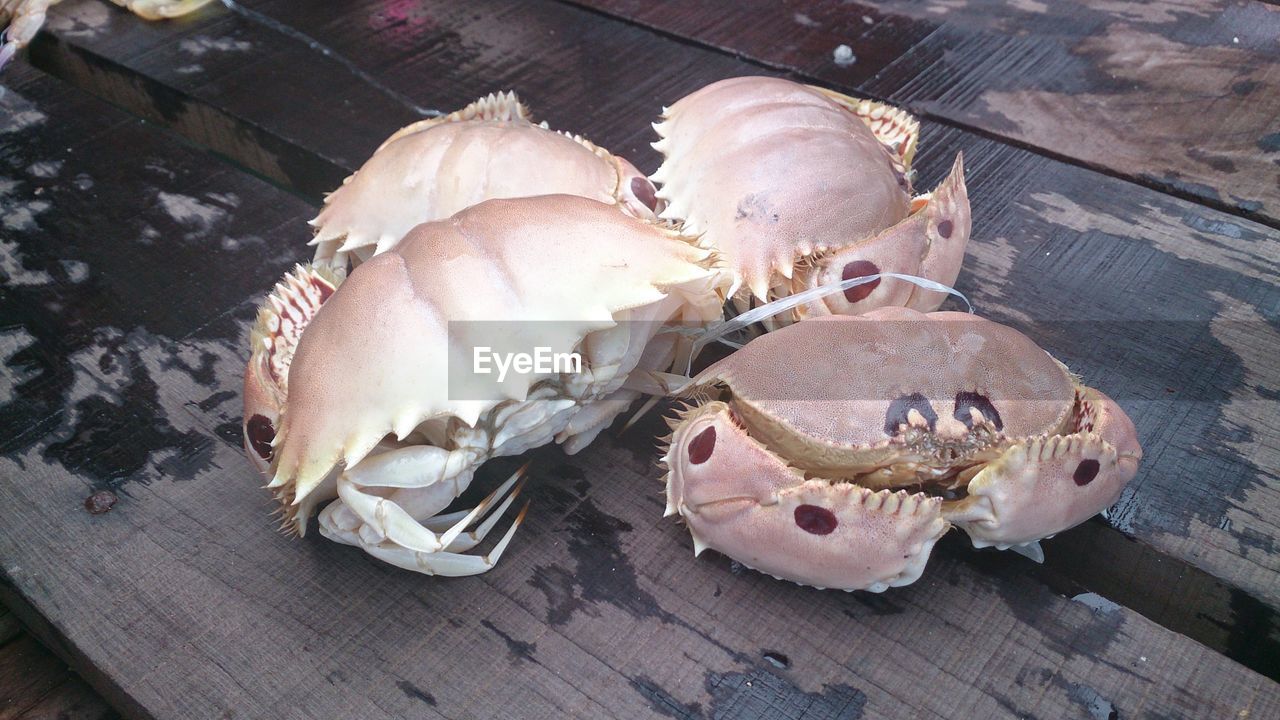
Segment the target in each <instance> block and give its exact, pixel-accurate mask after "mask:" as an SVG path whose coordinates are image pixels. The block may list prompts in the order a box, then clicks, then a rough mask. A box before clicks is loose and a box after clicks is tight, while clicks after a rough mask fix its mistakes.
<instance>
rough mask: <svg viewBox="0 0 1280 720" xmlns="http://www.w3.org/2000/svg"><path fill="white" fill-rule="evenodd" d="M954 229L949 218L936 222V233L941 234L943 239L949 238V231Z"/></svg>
mask: <svg viewBox="0 0 1280 720" xmlns="http://www.w3.org/2000/svg"><path fill="white" fill-rule="evenodd" d="M954 229H955V225H954V224H952V222H951V221H950V220H943V221H942V222H940V223H938V234H939V235H941V236H942V239H943V240H946V239H947V238H950V237H951V231H952V230H954Z"/></svg>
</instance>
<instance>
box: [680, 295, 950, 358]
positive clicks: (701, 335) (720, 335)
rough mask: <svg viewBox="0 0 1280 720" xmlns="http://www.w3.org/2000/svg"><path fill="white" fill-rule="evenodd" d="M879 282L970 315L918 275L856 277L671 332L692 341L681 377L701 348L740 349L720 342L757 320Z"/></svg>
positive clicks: (729, 343)
mask: <svg viewBox="0 0 1280 720" xmlns="http://www.w3.org/2000/svg"><path fill="white" fill-rule="evenodd" d="M880 278H894V279H897V280H904V281H906V282H909V283H911V284H912V285H917V286H919V287H922V288H924V289H926V290H932V291H934V292H943V293H947V294H949V295H955V296H956V297H958V298H960V299H961V300H963V301H964V304H965V305H966V306H968V308H969V312H970V313H971V314H972V313H973V312H974V309H973V303H971V302H969V298H967V297H965V295H964V293H962V292H960V291H959V290H956V289H955V288H953V287H951V286H950V285H943V284H942V283H940V282H935V281H933V280H930V279H928V278H922V277H920V276H918V275H905V274H903V273H894V272H882V273H875V274H873V275H863V276H860V277H855V278H849V279H848V280H841V281H839V282H833V283H828V284H826V285H820V286H818V287H815V288H809V289H808V290H804V291H801V292H798V293H796V294H795V295H788V296H787V297H784V298H778V299H777V300H774V301H772V302H767V303H765V304H764V305H760V306H759V307H754V308H751V309H750V310H748V311H746V312H744V313H741V314H739V315H737V316H735V317H733V318H730V319H729V320H725V321H723V322H720V323H717V324H715V325H712V326H711V327H708V328H705V329H703V328H675V329H674V331H675V332H678V333H681V334H684V335H690V336H693V337H694V340H693V347H692V352H690V353H689V364H688V365H687V366H686V367H685V370H684V372H685V375H689V374H690V373H691V371H692V370H693V358H695V357H697V355H698V353H699V352H700V351H701V350H702V348H704V347H706V346H707V345H709V344H711V343H713V342H717V341H719V342H722V343H724V344H725V345H729V346H730V347H733V348H741V347H742V345H741V344H739V343H735V342H733V341H729V340H725V339H724V338H725V336H727V335H732V334H733V333H735V332H738V331H739V330H742V329H743V328H746V327H748V326H749V325H752V324H754V323H757V322H760V321H761V320H765V319H767V318H771V317H773V316H775V315H780V314H782V313H784V312H787V311H788V310H792V309H794V308H796V307H798V306H800V305H804V304H805V303H810V302H813V301H815V300H821V299H822V298H824V297H826V296H828V295H834V294H835V293H838V292H844V291H845V290H848V289H849V288H855V287H858V286H859V285H866V284H867V283H872V282H876V281H877V280H879V279H880Z"/></svg>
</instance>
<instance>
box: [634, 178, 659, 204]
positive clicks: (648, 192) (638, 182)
mask: <svg viewBox="0 0 1280 720" xmlns="http://www.w3.org/2000/svg"><path fill="white" fill-rule="evenodd" d="M656 193H657V190H655V189H654V187H653V183H651V182H649V181H648V180H647V179H646V178H642V177H633V178H631V194H632V195H635V196H636V199H637V200H639V201H640V202H642V203H644V205H645V207H647V208H649V209H650V210H653V211H654V212H657V210H658V196H657V194H656Z"/></svg>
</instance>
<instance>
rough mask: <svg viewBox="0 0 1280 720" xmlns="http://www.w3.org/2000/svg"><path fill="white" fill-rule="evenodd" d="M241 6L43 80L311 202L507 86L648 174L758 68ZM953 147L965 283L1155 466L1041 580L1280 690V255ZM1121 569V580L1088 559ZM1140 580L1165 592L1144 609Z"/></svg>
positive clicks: (1054, 555) (323, 8)
mask: <svg viewBox="0 0 1280 720" xmlns="http://www.w3.org/2000/svg"><path fill="white" fill-rule="evenodd" d="M245 5H246V6H247V7H248V8H249V9H248V10H245V11H242V12H240V13H238V14H237V13H230V12H228V11H225V10H221V9H219V10H211V11H209V12H207V13H205V14H203V15H201V16H200V17H197V18H194V19H192V20H190V21H187V22H184V23H179V24H172V25H167V24H148V23H142V22H140V21H136V20H135V19H134V18H132V17H130V16H128V15H127V14H123V13H115V12H114V11H110V10H106V11H97V10H90V8H97V7H98V4H97V3H95V2H89V0H73V1H72V2H68V3H65V4H64V5H60V6H58V7H57V8H55V9H54V11H53V13H54V14H55V15H57V14H59V13H63V14H64V15H62V16H61V17H63V19H62V20H59V21H58V22H57V23H55V24H53V25H52V26H51V31H50V33H49V34H48V35H47V36H46V40H45V41H44V42H38V43H36V45H35V46H34V48H33V51H34V53H33V60H34V61H35V62H37V63H38V64H40V65H41V66H43V67H46V68H49V69H50V70H52V71H53V72H55V73H57V74H58V75H60V76H62V77H65V78H69V79H71V80H73V81H75V82H77V83H78V84H81V85H84V86H86V87H88V88H89V89H91V90H92V91H94V92H98V93H101V94H103V95H105V96H107V97H109V98H111V99H112V100H113V101H115V102H118V103H120V104H122V105H124V106H126V107H128V108H129V109H130V110H131V111H133V112H136V113H138V114H141V115H143V116H145V117H150V118H154V119H156V120H157V121H159V122H165V123H168V124H170V125H171V126H172V127H174V128H175V129H177V130H179V131H181V132H183V133H186V134H188V135H189V136H190V137H192V138H193V139H195V140H197V141H198V142H201V143H202V144H209V145H210V146H212V147H214V148H215V149H217V150H218V151H220V152H223V153H225V154H228V155H230V156H231V157H233V158H235V159H236V160H237V161H238V162H241V163H244V164H245V165H248V166H249V167H252V168H253V169H255V170H257V171H259V172H262V173H264V174H266V175H268V176H270V177H272V178H274V179H276V180H278V181H279V182H282V183H284V184H286V185H287V186H289V187H292V188H295V189H298V190H300V191H302V192H304V193H310V194H312V195H313V196H314V195H315V193H316V191H317V188H326V189H327V188H331V187H333V186H334V185H335V184H336V182H337V179H336V178H338V177H340V176H341V175H342V174H343V173H345V172H348V171H349V170H351V169H354V168H355V167H356V166H358V163H359V161H360V160H361V159H362V158H363V157H365V155H366V154H367V153H368V152H370V151H372V149H373V148H374V147H376V145H377V144H378V142H380V140H381V139H382V138H383V137H385V135H387V134H388V133H390V132H391V131H392V130H393V129H395V128H396V127H398V126H399V125H401V124H403V123H406V122H408V121H410V120H412V119H413V118H415V117H417V116H418V113H417V111H416V110H415V109H414V108H413V107H412V106H417V105H425V106H428V107H431V108H437V109H440V110H449V109H453V108H456V107H459V106H461V105H462V104H463V103H465V102H467V101H468V100H470V99H472V98H473V97H475V96H477V95H479V94H481V93H484V92H488V91H491V90H496V89H503V88H509V87H515V88H517V89H518V90H519V91H520V92H521V93H522V95H523V96H524V97H525V98H526V100H527V101H528V102H529V103H530V104H531V105H532V106H533V107H534V110H535V112H536V113H537V114H538V115H539V116H540V117H544V118H546V119H548V120H549V121H550V122H551V123H552V124H553V125H554V126H556V127H562V128H567V129H572V130H575V131H580V132H583V133H584V134H586V135H588V136H589V137H591V138H593V139H595V140H597V141H598V142H601V143H603V144H605V145H606V146H608V147H611V148H613V149H615V150H617V151H620V152H623V153H625V154H627V155H628V156H629V157H631V158H632V159H634V160H635V161H636V162H637V163H638V164H640V166H641V167H642V168H645V169H648V170H652V169H653V168H654V167H655V166H656V162H657V158H656V156H655V154H654V152H653V151H652V149H650V148H649V147H648V144H647V143H648V142H649V141H650V140H652V139H653V136H652V133H651V130H650V129H649V128H648V122H649V121H650V120H651V119H652V118H653V116H654V115H655V114H656V112H657V110H658V108H660V107H661V106H662V105H663V104H664V103H670V102H672V101H674V100H675V99H676V98H679V97H680V96H681V95H683V94H684V93H687V92H689V91H691V90H693V89H695V88H697V87H699V86H701V85H702V84H704V83H706V82H710V81H712V80H714V79H718V78H721V77H727V76H732V75H737V74H747V73H757V72H761V68H760V67H759V66H758V65H752V64H749V63H746V62H743V61H741V60H739V59H735V58H733V57H729V56H727V55H725V54H722V53H718V52H712V51H709V50H706V49H702V48H699V47H696V46H693V45H690V44H688V43H684V42H678V41H675V40H672V39H669V38H666V37H664V36H662V35H660V34H657V33H654V32H651V31H648V30H645V29H643V28H639V27H636V26H634V25H628V24H624V23H620V22H617V21H614V20H610V19H608V18H606V17H603V16H600V15H598V14H596V13H592V12H587V11H584V10H579V9H577V8H574V7H568V6H565V5H561V4H555V3H551V4H545V5H540V6H535V7H530V6H529V5H527V4H523V3H512V2H484V3H471V4H467V5H455V4H448V3H441V2H426V3H417V4H414V5H413V6H411V7H410V6H402V5H392V6H387V5H385V4H381V3H370V2H363V3H344V4H341V5H338V4H321V5H318V6H317V5H309V6H298V5H294V4H289V3H270V2H262V1H260V0H259V1H256V2H249V3H245ZM90 13H99V15H96V16H95V17H101V18H105V19H100V20H93V21H88V20H84V19H83V18H84V17H86V16H88V15H89V14H90ZM245 13H249V14H245ZM723 22H730V21H729V20H723ZM67 28H70V30H68V29H67ZM281 28H283V29H284V30H285V32H283V33H282V32H281ZM886 32H887V31H886ZM904 32H905V31H904ZM302 37H306V38H309V39H308V40H307V42H303V41H302V40H300V39H299V38H302ZM747 37H749V38H750V37H755V35H748V36H747ZM191 48H222V50H205V51H203V52H201V53H195V54H193V52H192V51H191ZM889 59H890V58H889V56H886V58H885V59H884V62H886V63H887V62H889ZM192 63H195V64H197V65H199V70H198V71H188V70H187V69H185V68H186V66H187V65H189V64H192ZM371 83H376V84H371ZM308 98H309V99H308ZM173 108H178V109H177V110H174V109H173ZM331 109H332V112H331V111H330V110H331ZM224 126H225V127H224ZM210 127H221V128H223V129H221V130H218V131H217V132H206V130H207V129H208V128H210ZM260 139H261V140H262V141H263V144H258V141H259V140H260ZM958 150H963V151H964V152H965V154H966V158H967V166H968V169H969V175H970V191H971V199H972V202H973V205H974V217H975V233H974V240H973V242H972V243H971V246H970V253H969V257H968V258H967V260H966V263H967V264H966V271H965V273H964V274H962V276H961V278H960V281H959V286H960V288H961V289H962V290H963V291H965V292H966V293H968V294H969V295H970V296H971V297H973V298H974V299H975V300H976V301H977V303H978V307H979V308H980V309H981V311H982V312H984V313H985V314H987V315H990V316H992V317H994V318H996V319H998V320H1001V321H1004V322H1011V323H1013V324H1015V325H1016V326H1018V327H1020V328H1021V329H1023V330H1025V331H1027V332H1029V333H1030V334H1032V336H1033V337H1035V338H1036V339H1037V340H1039V341H1041V342H1042V343H1043V344H1044V345H1045V347H1046V348H1048V349H1049V350H1051V351H1052V352H1053V353H1055V354H1056V355H1058V356H1059V357H1060V358H1062V359H1063V360H1064V361H1066V362H1067V363H1068V364H1070V365H1071V366H1072V367H1073V368H1075V369H1076V370H1078V371H1079V372H1081V373H1082V374H1083V375H1084V376H1085V377H1086V378H1087V379H1088V380H1089V381H1090V382H1092V383H1094V384H1096V385H1097V386H1098V387H1100V388H1102V389H1104V390H1106V391H1107V392H1109V393H1112V394H1114V395H1116V396H1117V397H1118V399H1119V400H1120V401H1121V403H1122V404H1123V405H1124V406H1125V407H1126V408H1128V409H1129V410H1130V412H1131V413H1132V414H1133V415H1134V418H1135V420H1136V422H1137V423H1138V427H1139V432H1140V435H1141V437H1142V439H1143V442H1144V444H1145V445H1146V447H1147V451H1148V457H1147V460H1146V462H1145V464H1144V466H1143V469H1142V471H1141V472H1140V473H1139V476H1138V478H1137V480H1136V481H1135V482H1134V484H1133V485H1132V487H1131V489H1130V490H1129V491H1128V492H1127V493H1126V495H1125V496H1124V497H1123V498H1122V500H1121V503H1120V504H1119V505H1118V506H1117V508H1116V509H1115V512H1114V513H1113V515H1112V518H1111V520H1110V523H1111V526H1112V527H1113V528H1114V529H1115V530H1116V532H1112V533H1110V534H1107V533H1090V532H1086V531H1080V532H1077V533H1068V534H1066V535H1064V536H1062V537H1060V538H1058V539H1056V540H1054V541H1053V542H1051V543H1050V544H1049V546H1048V547H1049V560H1050V564H1051V565H1052V566H1054V568H1056V570H1057V571H1059V572H1061V573H1062V574H1064V575H1065V576H1067V577H1068V578H1069V579H1071V580H1072V581H1074V582H1078V583H1082V584H1084V585H1085V586H1086V587H1091V588H1095V589H1098V590H1103V591H1105V592H1106V593H1107V594H1109V595H1113V596H1123V597H1125V598H1126V599H1127V600H1126V601H1127V602H1131V603H1132V606H1133V607H1135V608H1137V609H1139V610H1141V611H1142V612H1143V613H1144V614H1146V615H1148V616H1149V617H1156V618H1159V619H1161V621H1162V622H1167V623H1168V624H1169V626H1170V627H1174V628H1176V629H1178V630H1179V631H1180V632H1184V633H1188V634H1191V635H1192V636H1194V637H1196V638H1197V639H1200V640H1202V641H1204V642H1207V643H1210V644H1212V645H1213V646H1214V647H1218V648H1222V649H1224V650H1227V651H1229V652H1231V653H1232V656H1233V657H1237V658H1239V659H1241V660H1242V661H1247V662H1250V664H1251V666H1253V667H1255V668H1258V669H1260V670H1263V671H1264V672H1267V673H1269V674H1272V675H1280V665H1278V664H1277V661H1276V660H1275V658H1276V657H1278V656H1280V621H1277V619H1276V609H1277V606H1280V583H1277V582H1276V573H1277V571H1278V570H1280V554H1277V553H1276V552H1275V542H1276V537H1277V534H1278V532H1280V531H1278V530H1277V524H1276V520H1275V518H1277V517H1280V494H1278V492H1280V479H1278V478H1277V475H1276V467H1278V466H1280V463H1277V462H1276V457H1277V454H1278V453H1280V428H1278V427H1277V426H1276V423H1275V422H1274V421H1272V420H1271V419H1270V418H1274V417H1275V416H1276V415H1277V402H1276V395H1275V391H1274V388H1276V387H1277V386H1280V368H1278V367H1277V365H1276V364H1275V363H1274V362H1270V361H1269V360H1268V358H1269V357H1274V356H1275V354H1276V353H1277V352H1280V335H1278V334H1277V332H1276V327H1277V325H1280V321H1277V319H1276V318H1277V303H1280V291H1278V290H1277V287H1276V282H1277V279H1278V278H1280V270H1277V265H1276V262H1275V258H1276V257H1277V256H1280V234H1278V233H1277V232H1276V231H1275V230H1273V229H1270V228H1268V227H1266V226H1263V225H1260V224H1257V223H1252V222H1249V221H1245V220H1240V219H1239V218H1236V217H1233V216H1230V215H1228V214H1225V213H1222V212H1218V211H1215V210H1212V209H1208V208H1205V207H1203V206H1199V205H1196V204H1192V203H1189V202H1184V201H1181V200H1177V199H1174V198H1171V197H1169V196H1167V195H1165V194H1162V193H1159V192H1156V191H1154V190H1151V189H1149V188H1146V187H1142V186H1140V185H1136V184H1132V183H1128V182H1125V181H1122V180H1119V179H1115V178H1111V177H1107V176H1104V175H1101V174H1098V173H1096V172H1092V171H1089V170H1087V169H1084V168H1081V167H1078V166H1072V165H1069V164H1065V163H1062V162H1058V161H1055V160H1053V159H1050V158H1047V157H1045V156H1043V155H1040V154H1036V153H1032V152H1028V151H1026V150H1024V149H1020V148H1018V147H1014V146H1011V145H1008V144H1006V143H1002V142H999V141H995V140H991V139H987V138H983V137H979V136H976V135H974V134H972V133H969V132H966V131H963V130H959V129H955V128H947V127H940V126H938V125H936V124H926V128H925V138H924V142H923V150H922V154H921V160H920V162H919V163H917V164H918V166H919V167H920V168H921V169H922V172H923V176H922V178H921V182H920V183H919V185H920V186H921V187H929V186H930V185H931V184H932V183H933V182H936V180H937V179H938V175H939V174H940V172H941V171H942V170H943V169H944V168H945V167H946V166H947V165H948V164H949V161H950V157H951V156H952V155H953V154H954V153H955V152H956V151H958ZM298 252H299V253H300V254H302V252H303V251H301V250H299V251H298ZM1126 537H1132V538H1134V539H1136V540H1137V542H1138V548H1137V549H1136V550H1135V549H1134V548H1131V547H1130V544H1129V542H1128V540H1126V539H1125V538H1126ZM1121 556H1122V557H1125V558H1127V559H1129V561H1130V562H1131V565H1128V566H1127V567H1126V570H1125V572H1124V573H1120V574H1117V573H1113V572H1111V569H1112V568H1111V566H1108V565H1107V564H1106V563H1105V561H1104V562H1091V561H1090V559H1091V558H1109V557H1121ZM1134 578H1142V579H1143V580H1144V581H1145V580H1148V579H1155V578H1165V579H1167V578H1180V580H1179V582H1178V583H1177V585H1176V586H1175V587H1173V588H1170V589H1168V590H1167V591H1164V592H1161V593H1158V594H1153V593H1151V592H1150V591H1149V588H1147V587H1144V586H1143V585H1141V584H1128V585H1126V580H1128V581H1129V582H1130V583H1133V582H1134V580H1133V579H1134Z"/></svg>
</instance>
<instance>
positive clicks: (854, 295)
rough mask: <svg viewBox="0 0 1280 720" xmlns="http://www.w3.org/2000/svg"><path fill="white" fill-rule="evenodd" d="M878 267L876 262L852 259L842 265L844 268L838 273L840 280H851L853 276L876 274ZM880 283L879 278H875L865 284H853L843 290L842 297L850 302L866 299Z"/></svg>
mask: <svg viewBox="0 0 1280 720" xmlns="http://www.w3.org/2000/svg"><path fill="white" fill-rule="evenodd" d="M879 273H880V268H878V267H876V264H875V263H873V262H870V261H867V260H854V261H853V262H851V263H849V264H848V265H845V266H844V270H843V271H841V273H840V280H841V281H845V280H851V279H853V278H860V277H866V276H868V275H878V274H879ZM879 285H880V278H876V279H875V280H872V281H871V282H869V283H866V284H865V285H855V286H853V287H851V288H849V289H848V290H845V291H844V299H845V300H848V301H849V302H851V303H856V302H858V301H859V300H863V299H866V297H867V296H868V295H870V294H871V291H872V290H875V289H876V288H877V287H879Z"/></svg>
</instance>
